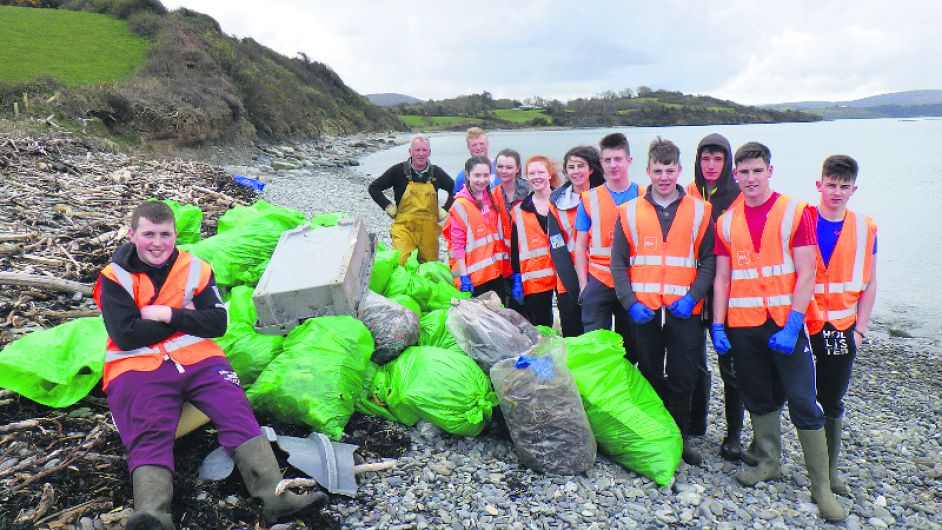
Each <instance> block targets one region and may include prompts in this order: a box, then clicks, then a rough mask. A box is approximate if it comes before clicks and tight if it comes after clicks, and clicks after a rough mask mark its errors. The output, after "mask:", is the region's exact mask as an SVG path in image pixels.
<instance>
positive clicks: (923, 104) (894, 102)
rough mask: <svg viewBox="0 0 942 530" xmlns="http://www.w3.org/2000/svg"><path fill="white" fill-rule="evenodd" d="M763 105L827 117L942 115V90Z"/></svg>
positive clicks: (860, 117) (829, 118)
mask: <svg viewBox="0 0 942 530" xmlns="http://www.w3.org/2000/svg"><path fill="white" fill-rule="evenodd" d="M763 107H764V108H768V109H774V110H800V111H804V112H811V113H814V114H818V115H820V116H822V117H823V118H824V119H828V120H834V119H854V118H858V119H863V118H913V117H919V116H942V90H908V91H905V92H892V93H888V94H879V95H876V96H870V97H866V98H862V99H855V100H852V101H793V102H789V103H777V104H774V105H763Z"/></svg>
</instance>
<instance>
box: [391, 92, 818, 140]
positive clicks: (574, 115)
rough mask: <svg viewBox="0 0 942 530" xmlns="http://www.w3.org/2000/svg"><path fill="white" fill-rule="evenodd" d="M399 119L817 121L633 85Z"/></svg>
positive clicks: (451, 122)
mask: <svg viewBox="0 0 942 530" xmlns="http://www.w3.org/2000/svg"><path fill="white" fill-rule="evenodd" d="M396 112H398V113H399V119H400V120H402V121H403V122H404V123H405V124H406V125H408V126H409V127H412V128H414V129H420V130H435V129H449V130H457V129H462V128H465V127H468V126H469V125H479V126H482V127H485V128H512V127H544V126H554V127H618V126H636V127H660V126H669V125H729V124H740V123H778V122H805V121H818V120H820V119H821V118H820V116H818V115H815V114H808V113H804V112H799V111H793V110H787V111H779V110H773V109H762V108H758V107H750V106H746V105H739V104H737V103H734V102H732V101H724V100H720V99H716V98H713V97H710V96H698V95H690V94H683V93H681V92H676V91H669V90H652V89H650V88H648V87H638V90H637V92H636V91H633V90H624V91H622V92H620V93H615V92H611V91H609V92H605V93H603V94H599V95H596V96H593V97H590V98H577V99H574V100H571V101H568V102H566V103H563V102H561V101H557V100H550V101H546V100H544V99H543V98H535V101H533V102H532V104H530V105H523V104H522V103H521V102H519V101H516V100H510V99H494V98H493V97H492V95H491V94H490V93H489V92H482V93H480V94H470V95H465V96H458V97H455V98H449V99H442V100H435V101H428V102H423V103H417V104H411V105H409V104H400V105H397V106H396Z"/></svg>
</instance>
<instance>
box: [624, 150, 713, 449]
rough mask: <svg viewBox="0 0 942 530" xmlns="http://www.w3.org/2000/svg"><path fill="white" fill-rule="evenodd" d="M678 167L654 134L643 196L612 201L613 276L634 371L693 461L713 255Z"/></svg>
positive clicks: (706, 215)
mask: <svg viewBox="0 0 942 530" xmlns="http://www.w3.org/2000/svg"><path fill="white" fill-rule="evenodd" d="M681 170H682V168H681V165H680V149H678V148H677V146H676V145H674V143H673V142H670V141H667V140H662V139H661V138H660V137H658V138H657V139H656V140H654V141H653V142H651V147H650V148H649V149H648V167H647V173H648V176H649V177H650V178H651V185H650V186H649V187H648V189H647V192H646V193H645V194H644V196H642V197H638V198H637V199H633V200H630V201H628V202H626V203H624V204H622V205H621V206H619V207H618V222H617V223H615V234H614V236H613V237H614V240H613V241H612V278H613V279H614V281H615V292H616V293H617V295H618V300H619V301H620V302H621V305H622V306H623V307H624V308H625V310H626V311H628V314H629V315H630V316H631V319H632V329H631V345H632V349H633V350H634V352H635V355H637V357H638V369H639V370H641V373H642V374H644V376H645V377H646V378H647V379H648V381H649V382H650V383H651V385H652V386H653V387H654V389H655V390H657V393H658V395H660V396H661V399H662V400H663V401H664V404H665V405H667V410H668V411H670V413H671V416H673V418H674V421H675V422H677V426H678V427H679V428H680V433H681V435H682V436H683V440H684V452H683V459H684V462H686V463H688V464H690V465H699V464H700V463H701V461H702V459H701V458H700V455H699V453H697V451H696V450H695V449H694V448H693V447H692V446H691V445H690V444H689V442H688V434H689V432H688V425H689V423H690V411H691V408H690V405H691V396H692V395H693V390H694V387H695V385H696V383H697V377H698V376H699V374H700V372H701V371H705V370H706V356H705V355H704V343H705V341H706V338H705V336H704V334H703V327H702V325H701V323H700V313H701V307H702V305H703V297H704V295H706V294H707V292H708V291H709V290H710V287H712V285H713V276H714V274H715V272H716V256H715V255H714V254H713V219H712V217H711V215H710V212H711V210H712V208H711V206H710V204H709V203H705V202H704V201H702V200H700V199H698V198H695V197H694V196H693V195H691V194H688V193H686V192H685V191H684V188H683V187H681V186H678V185H677V178H678V177H680V173H681ZM665 353H666V361H667V365H666V368H667V378H666V380H665V378H664V373H665V371H664V370H665Z"/></svg>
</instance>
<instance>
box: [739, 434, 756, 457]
mask: <svg viewBox="0 0 942 530" xmlns="http://www.w3.org/2000/svg"><path fill="white" fill-rule="evenodd" d="M739 458H741V459H742V461H743V462H744V463H746V464H748V465H750V466H757V465H759V455H758V454H757V453H756V437H755V431H753V436H752V441H751V442H749V447H747V448H746V450H745V451H743V452H742V455H740V457H739Z"/></svg>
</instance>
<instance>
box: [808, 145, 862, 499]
mask: <svg viewBox="0 0 942 530" xmlns="http://www.w3.org/2000/svg"><path fill="white" fill-rule="evenodd" d="M856 181H857V161H856V160H854V159H853V158H851V157H849V156H847V155H834V156H829V157H828V158H827V159H825V160H824V165H823V167H822V169H821V180H819V181H818V182H817V183H816V185H817V187H818V191H819V192H821V201H820V202H819V203H818V207H817V215H816V216H815V221H816V223H817V224H816V234H817V237H818V268H817V273H816V279H815V285H814V299H815V302H817V304H818V309H820V310H821V311H822V315H821V316H822V319H821V320H818V321H813V322H809V323H808V331H809V333H811V336H810V341H811V350H812V351H813V352H814V358H815V375H816V383H817V389H818V403H820V404H821V407H822V408H824V432H825V435H826V436H827V441H828V457H829V468H830V479H831V490H832V491H833V492H834V493H837V494H839V495H847V494H848V493H849V491H848V489H847V483H846V482H845V481H844V477H842V476H841V473H840V471H839V470H838V469H837V457H838V454H840V450H841V429H842V420H841V417H842V416H843V414H844V394H846V393H847V387H848V386H849V385H850V375H851V371H852V369H853V365H854V357H855V356H856V355H857V348H859V347H860V345H861V344H862V343H863V340H864V339H865V338H866V335H867V329H868V325H869V323H870V313H871V311H873V302H874V300H875V299H876V296H877V225H876V224H875V223H874V222H873V220H871V219H870V218H869V217H867V216H864V215H860V214H858V213H854V212H852V211H850V210H848V209H847V202H848V201H849V200H850V198H851V196H852V195H853V194H854V192H855V191H856V190H857V184H856Z"/></svg>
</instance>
